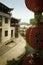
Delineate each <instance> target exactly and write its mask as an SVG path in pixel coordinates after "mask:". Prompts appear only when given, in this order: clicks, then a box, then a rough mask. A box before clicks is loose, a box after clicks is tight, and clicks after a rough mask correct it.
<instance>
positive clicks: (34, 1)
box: [25, 0, 43, 12]
mask: <svg viewBox="0 0 43 65" xmlns="http://www.w3.org/2000/svg"><path fill="white" fill-rule="evenodd" d="M25 4H26V6H27V8H28V9H30V10H32V11H33V12H43V0H25Z"/></svg>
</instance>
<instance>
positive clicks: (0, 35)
mask: <svg viewBox="0 0 43 65" xmlns="http://www.w3.org/2000/svg"><path fill="white" fill-rule="evenodd" d="M12 10H13V9H11V8H9V7H7V6H5V5H4V4H2V3H0V43H5V42H8V41H10V40H11V39H12V38H14V37H18V22H19V20H18V19H15V18H11V11H12ZM16 24H17V25H16ZM16 26H17V27H16ZM16 35H17V36H16Z"/></svg>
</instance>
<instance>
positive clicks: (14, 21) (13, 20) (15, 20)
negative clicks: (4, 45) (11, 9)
mask: <svg viewBox="0 0 43 65" xmlns="http://www.w3.org/2000/svg"><path fill="white" fill-rule="evenodd" d="M19 21H20V19H16V18H11V23H18V22H19Z"/></svg>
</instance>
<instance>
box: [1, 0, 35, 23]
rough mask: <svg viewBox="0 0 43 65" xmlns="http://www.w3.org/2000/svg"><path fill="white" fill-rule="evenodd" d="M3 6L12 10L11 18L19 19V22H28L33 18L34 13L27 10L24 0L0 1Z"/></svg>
mask: <svg viewBox="0 0 43 65" xmlns="http://www.w3.org/2000/svg"><path fill="white" fill-rule="evenodd" d="M0 2H2V3H3V4H5V5H6V6H8V7H10V8H14V9H13V11H12V12H11V13H12V17H14V18H17V19H21V22H28V23H29V22H30V21H29V20H30V19H31V18H34V13H33V12H32V11H30V10H29V9H27V7H26V5H25V0H0Z"/></svg>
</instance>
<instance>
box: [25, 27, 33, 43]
mask: <svg viewBox="0 0 43 65" xmlns="http://www.w3.org/2000/svg"><path fill="white" fill-rule="evenodd" d="M31 28H32V27H31V26H30V27H29V28H28V29H27V31H26V41H27V43H29V35H30V31H31Z"/></svg>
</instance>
